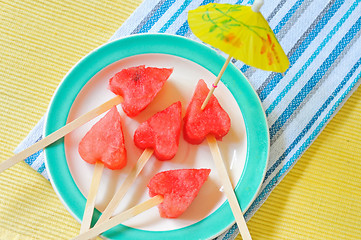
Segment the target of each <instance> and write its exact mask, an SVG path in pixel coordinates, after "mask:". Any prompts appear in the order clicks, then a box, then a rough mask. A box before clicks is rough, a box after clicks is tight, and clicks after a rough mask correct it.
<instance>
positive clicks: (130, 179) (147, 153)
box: [95, 148, 154, 226]
mask: <svg viewBox="0 0 361 240" xmlns="http://www.w3.org/2000/svg"><path fill="white" fill-rule="evenodd" d="M153 152H154V150H153V149H151V148H146V149H145V150H144V151H143V153H142V155H141V156H140V157H139V159H138V161H137V164H136V165H135V166H134V167H133V169H132V170H131V172H130V173H129V175H128V176H127V178H126V179H125V180H124V182H123V184H122V185H121V186H120V188H119V189H118V191H117V192H116V193H115V194H114V196H113V198H112V200H110V202H109V204H108V206H107V207H106V208H105V210H104V212H103V213H102V215H101V216H100V218H99V220H98V221H97V223H96V224H95V226H97V225H98V224H100V223H102V222H104V221H105V220H108V219H109V218H110V217H111V216H112V215H113V213H114V211H115V209H116V208H117V207H118V205H119V203H120V201H121V200H122V199H123V197H124V195H125V194H126V193H127V191H128V190H129V188H130V186H131V185H132V184H133V183H134V181H135V179H136V178H137V176H138V175H139V173H140V172H141V171H142V169H143V167H144V165H145V164H146V163H147V161H148V159H149V158H150V157H151V156H152V154H153Z"/></svg>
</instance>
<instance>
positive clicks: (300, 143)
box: [17, 0, 361, 239]
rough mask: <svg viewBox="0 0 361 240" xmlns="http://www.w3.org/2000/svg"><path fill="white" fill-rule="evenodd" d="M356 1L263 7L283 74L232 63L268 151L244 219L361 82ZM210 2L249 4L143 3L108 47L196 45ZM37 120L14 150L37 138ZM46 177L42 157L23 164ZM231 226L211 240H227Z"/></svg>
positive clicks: (202, 0) (282, 0)
mask: <svg viewBox="0 0 361 240" xmlns="http://www.w3.org/2000/svg"><path fill="white" fill-rule="evenodd" d="M360 1H361V0H355V1H351V0H347V1H345V0H331V1H325V0H323V1H322V0H287V1H286V0H272V1H271V0H268V1H265V4H264V5H263V7H262V8H261V12H262V14H263V15H264V16H265V18H266V19H267V21H268V22H269V24H270V26H271V28H272V29H273V31H274V32H275V34H276V36H277V38H278V40H279V42H280V44H281V45H282V47H283V49H284V50H285V52H286V54H287V56H288V58H289V60H290V68H289V69H288V70H287V71H286V73H285V75H284V76H283V75H282V74H278V73H271V72H265V71H262V70H258V69H255V68H252V67H249V66H246V65H244V64H243V63H242V62H240V61H236V60H234V61H233V63H234V64H235V65H236V66H237V67H238V68H239V69H241V71H242V72H243V73H244V74H245V75H246V76H247V78H248V79H249V81H250V82H251V84H252V85H253V87H254V89H255V90H256V92H257V93H258V95H259V97H260V99H261V101H262V104H263V107H264V109H265V112H266V115H267V118H268V124H269V130H270V138H271V139H270V141H271V149H270V156H269V161H270V164H269V166H268V170H267V174H266V178H265V180H264V182H263V185H262V188H261V191H260V193H259V196H258V197H257V198H256V200H255V201H254V202H253V204H252V206H251V207H250V208H249V210H248V211H247V213H246V218H247V219H249V218H250V217H251V216H252V215H253V214H254V213H255V211H256V210H257V209H258V208H259V207H260V206H261V205H262V203H263V202H264V201H265V200H266V199H267V197H268V196H269V194H270V193H271V191H272V190H273V189H274V187H275V186H276V185H277V184H278V183H279V182H280V181H281V179H282V178H283V177H284V176H285V175H286V174H287V173H288V171H289V170H290V169H291V168H292V166H293V165H294V164H295V163H296V162H297V160H298V159H299V158H300V156H301V155H302V153H303V152H304V151H305V150H306V149H307V147H309V146H310V144H311V143H312V142H313V140H314V139H315V138H316V137H317V135H318V134H319V133H320V132H321V131H322V129H323V128H324V127H325V125H326V124H327V123H328V121H329V120H330V119H331V118H332V117H333V116H334V114H335V113H336V112H337V111H338V110H339V109H340V107H341V106H342V105H343V103H344V101H345V100H346V99H347V98H348V97H349V96H350V94H352V92H353V91H354V90H355V89H356V88H357V86H358V85H359V81H358V80H359V79H360V77H361V37H360V35H361V31H360V28H361V6H360V4H359V3H360ZM210 2H224V3H232V4H235V3H237V4H244V5H249V4H252V2H253V1H248V2H247V1H208V0H193V1H190V0H186V1H176V0H145V1H144V2H143V3H142V4H141V6H140V7H139V8H138V9H137V10H136V11H135V12H134V13H133V14H132V16H131V17H130V18H129V19H128V20H127V21H126V22H125V23H124V24H123V25H122V26H121V27H120V28H119V29H118V30H117V31H116V33H115V34H114V36H113V37H112V38H111V39H110V40H114V39H117V38H119V37H123V36H127V35H130V34H135V33H146V32H148V33H168V34H177V35H181V36H185V37H188V38H191V39H193V40H197V41H199V40H198V39H197V38H196V37H195V36H194V35H193V34H192V32H191V30H190V29H189V26H188V24H187V12H188V10H191V9H194V8H196V7H198V6H199V5H204V4H207V3H210ZM42 127H43V120H41V121H40V122H39V124H38V125H37V126H36V127H35V129H34V130H33V131H32V132H31V133H30V134H29V136H28V137H27V138H26V139H25V140H24V142H23V143H22V144H21V145H20V146H19V148H18V149H17V150H18V151H19V150H21V149H23V148H24V147H26V146H28V145H31V144H33V143H34V142H35V141H37V140H39V139H40V138H41V134H42ZM26 162H27V163H28V164H29V165H31V166H32V167H33V168H34V169H35V170H37V171H38V172H39V173H41V174H42V175H43V176H44V177H47V174H46V170H45V167H44V162H43V156H42V152H41V151H40V152H39V153H36V154H34V155H33V156H31V157H29V158H28V159H26ZM237 231H238V230H237V227H235V226H233V227H232V228H231V229H229V230H228V231H226V232H225V233H224V234H222V235H221V236H219V237H218V238H217V239H234V238H235V236H236V235H237V233H238V232H237Z"/></svg>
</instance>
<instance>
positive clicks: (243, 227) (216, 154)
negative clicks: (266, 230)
mask: <svg viewBox="0 0 361 240" xmlns="http://www.w3.org/2000/svg"><path fill="white" fill-rule="evenodd" d="M207 141H208V145H209V148H210V149H211V152H212V156H213V160H214V163H215V165H216V168H217V170H218V174H219V177H220V179H221V181H222V185H223V188H224V192H225V194H226V196H227V199H228V202H229V205H230V206H231V209H232V213H233V215H234V218H235V219H236V222H237V225H238V229H239V232H240V234H241V236H242V239H243V240H248V239H252V237H251V234H250V233H249V230H248V228H247V224H246V220H245V219H244V217H243V213H242V210H241V207H240V206H239V203H238V200H237V197H236V194H235V193H234V190H233V186H232V183H231V181H230V180H229V176H228V173H227V169H226V166H225V165H224V162H223V159H222V156H221V153H220V151H219V147H218V144H217V140H216V138H215V137H214V136H213V135H208V136H207Z"/></svg>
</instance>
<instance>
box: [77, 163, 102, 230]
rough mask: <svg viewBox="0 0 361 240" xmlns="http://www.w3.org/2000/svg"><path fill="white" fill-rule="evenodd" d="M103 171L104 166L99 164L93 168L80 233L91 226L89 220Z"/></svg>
mask: <svg viewBox="0 0 361 240" xmlns="http://www.w3.org/2000/svg"><path fill="white" fill-rule="evenodd" d="M103 169H104V164H103V163H101V162H97V163H96V164H95V166H94V172H93V177H92V181H91V184H90V190H89V193H88V198H87V202H86V204H85V210H84V214H83V221H82V223H81V227H80V233H83V232H85V231H86V230H88V229H89V228H90V224H91V220H92V217H93V212H94V206H95V198H96V195H97V192H98V188H99V183H100V179H101V177H102V173H103Z"/></svg>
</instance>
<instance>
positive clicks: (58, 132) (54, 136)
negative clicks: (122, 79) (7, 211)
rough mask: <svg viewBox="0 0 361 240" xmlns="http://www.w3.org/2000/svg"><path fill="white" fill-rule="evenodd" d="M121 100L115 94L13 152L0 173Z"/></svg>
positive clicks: (2, 164) (0, 169)
mask: <svg viewBox="0 0 361 240" xmlns="http://www.w3.org/2000/svg"><path fill="white" fill-rule="evenodd" d="M122 101H123V98H122V97H120V96H116V97H114V98H112V99H110V100H109V101H107V102H105V103H103V104H102V105H100V106H99V107H97V108H95V109H93V110H91V111H90V112H88V113H85V114H84V115H82V116H80V117H78V118H77V119H75V120H73V121H72V122H70V123H68V124H66V125H65V126H63V127H62V128H60V129H58V130H56V131H55V132H53V133H51V134H50V135H48V136H46V137H44V138H43V139H42V140H40V141H38V142H37V143H35V144H33V145H31V146H30V147H28V148H26V149H25V150H23V151H21V152H19V153H17V154H15V155H14V156H12V157H11V158H9V159H7V160H5V161H4V162H2V163H1V164H0V173H1V172H3V171H5V170H6V169H8V168H10V167H11V166H13V165H15V164H16V163H18V162H20V161H22V160H24V159H25V158H27V157H29V156H30V155H32V154H34V153H36V152H38V151H39V150H41V149H43V148H45V147H47V146H49V145H50V144H52V143H54V142H55V141H57V140H59V139H60V138H62V137H64V136H65V135H66V134H68V133H70V132H71V131H73V130H74V129H76V128H78V127H80V126H81V125H83V124H85V123H86V122H88V121H90V120H91V119H93V118H95V117H97V116H99V115H100V114H102V113H104V112H106V111H107V110H109V109H110V108H112V107H113V106H114V105H118V104H119V103H121V102H122Z"/></svg>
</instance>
